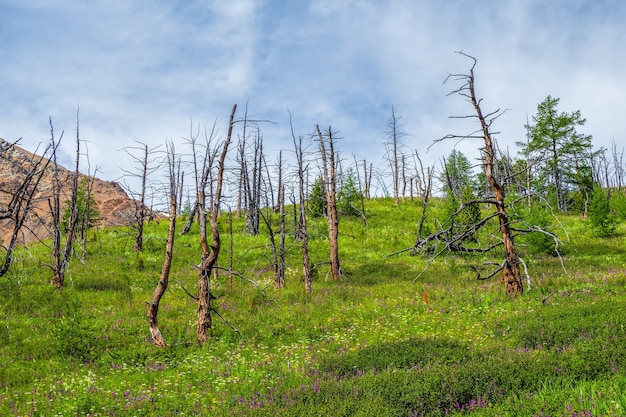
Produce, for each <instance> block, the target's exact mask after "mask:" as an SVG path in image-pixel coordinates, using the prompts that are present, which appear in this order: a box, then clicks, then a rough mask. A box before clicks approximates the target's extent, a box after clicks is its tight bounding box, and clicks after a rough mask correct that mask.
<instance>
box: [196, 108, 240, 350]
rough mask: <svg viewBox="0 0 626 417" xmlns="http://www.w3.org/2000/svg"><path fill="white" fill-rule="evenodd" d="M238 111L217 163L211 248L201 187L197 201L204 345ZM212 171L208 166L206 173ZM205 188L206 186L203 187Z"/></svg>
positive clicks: (198, 335)
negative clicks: (226, 170) (226, 169)
mask: <svg viewBox="0 0 626 417" xmlns="http://www.w3.org/2000/svg"><path fill="white" fill-rule="evenodd" d="M236 111H237V105H236V104H235V105H234V106H233V109H232V112H231V114H230V119H229V122H228V133H227V135H226V140H225V141H224V145H223V147H222V151H221V154H220V156H219V159H218V161H217V177H216V182H217V183H216V185H215V193H214V194H213V201H212V204H211V214H210V226H211V238H212V242H211V247H210V248H209V244H208V241H207V235H206V216H205V215H204V213H205V212H206V208H205V196H204V191H203V189H204V188H205V187H202V186H201V187H200V189H199V194H198V196H199V198H198V201H199V202H200V203H199V204H198V210H199V212H200V214H201V216H200V249H201V251H202V260H201V262H200V266H199V268H198V324H197V327H196V343H198V344H199V345H204V344H205V343H206V341H207V340H208V337H209V332H210V330H211V328H212V321H211V310H212V309H211V270H212V269H213V268H214V267H215V265H216V264H217V260H218V257H219V253H220V248H221V240H220V232H219V227H218V217H219V213H220V203H221V200H222V184H223V182H224V164H225V160H226V154H227V152H228V147H229V145H230V143H231V140H232V134H233V126H234V124H235V121H234V119H235V112H236ZM207 168H208V171H210V170H211V169H210V167H207V166H205V170H206V169H207ZM203 178H208V173H206V171H205V173H204V174H203ZM201 185H203V184H201Z"/></svg>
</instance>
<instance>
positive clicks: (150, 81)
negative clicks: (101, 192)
mask: <svg viewBox="0 0 626 417" xmlns="http://www.w3.org/2000/svg"><path fill="white" fill-rule="evenodd" d="M624 22H626V2H623V1H621V0H615V1H611V0H588V1H587V0H568V1H559V0H550V1H548V0H544V1H539V0H500V1H496V0H494V1H487V0H474V1H465V0H453V1H445V2H444V1H439V0H422V1H417V0H412V1H411V0H370V1H364V0H359V1H356V0H341V1H339V0H335V1H332V0H307V1H304V0H303V1H287V0H279V1H270V0H229V1H223V0H219V1H213V0H205V1H194V0H189V1H185V2H172V1H161V0H150V1H148V0H106V1H104V0H94V1H89V2H85V1H75V0H0V80H2V81H1V83H0V137H3V138H4V139H6V140H9V141H13V140H16V139H18V138H20V137H21V138H23V139H22V145H23V146H24V147H26V148H27V149H29V150H34V149H35V148H36V146H37V144H39V143H45V142H46V141H47V140H48V139H49V127H48V117H52V120H53V123H54V126H55V130H56V131H57V132H60V131H61V130H64V131H65V139H64V144H63V153H64V160H66V161H68V162H70V161H71V159H72V155H73V149H74V143H73V141H72V140H73V135H74V129H75V118H76V110H77V106H80V123H81V137H82V138H83V139H85V140H87V141H88V148H89V154H90V160H91V166H92V169H93V167H95V166H98V167H99V168H100V171H101V173H100V176H101V177H103V178H104V179H109V180H112V179H116V178H118V177H119V176H120V175H121V174H122V171H121V170H120V168H121V167H126V168H128V167H129V166H130V163H131V162H130V161H129V160H128V158H127V157H126V156H125V154H124V153H123V152H119V151H118V150H119V149H121V148H123V147H124V146H127V145H132V144H133V143H134V141H136V140H138V141H141V142H145V143H148V144H150V145H151V146H156V145H158V144H161V143H163V142H164V141H165V140H167V139H172V140H174V141H179V142H180V138H181V137H188V136H189V130H190V121H191V120H193V123H194V124H198V123H200V124H202V125H205V124H206V125H207V126H209V127H210V126H211V125H212V123H213V121H214V120H215V119H216V118H217V120H218V124H220V123H221V126H222V128H221V130H222V132H225V125H226V121H227V117H228V115H229V112H230V109H231V106H232V105H233V104H234V103H238V104H239V105H240V106H243V105H245V103H246V102H248V108H249V113H251V114H252V115H254V116H255V117H258V118H260V119H269V120H272V121H273V122H275V123H274V124H263V125H262V126H261V129H262V133H263V137H264V145H265V149H266V150H267V152H268V153H270V154H273V153H274V152H276V151H278V150H279V149H288V150H290V149H291V148H292V144H291V136H290V129H289V113H288V112H291V114H292V117H293V123H294V128H295V132H296V134H297V135H302V136H304V137H307V136H308V135H309V134H310V133H312V132H313V130H314V128H315V124H316V123H319V124H320V126H321V127H322V128H327V127H328V126H332V128H333V129H335V130H338V131H339V134H338V136H340V137H341V138H342V139H341V140H340V142H339V144H338V148H339V150H340V151H341V152H342V153H343V156H344V158H345V159H346V160H347V162H346V164H348V163H349V162H350V161H352V159H353V154H354V155H355V156H356V157H357V158H358V159H363V158H365V159H367V160H368V162H372V163H373V164H374V165H379V166H380V167H383V166H384V165H385V162H384V159H383V154H384V153H385V149H384V142H385V138H384V132H385V130H386V124H387V121H388V119H389V116H390V113H391V107H392V106H394V108H395V111H396V114H397V115H399V116H401V117H402V119H401V122H402V125H403V129H404V131H405V132H406V133H407V134H408V135H407V136H405V137H403V138H402V142H403V144H404V147H405V151H406V152H411V151H412V150H417V151H418V152H419V153H420V154H421V155H422V156H423V158H424V159H425V161H426V162H427V163H428V164H431V163H435V162H436V161H438V160H439V159H440V158H441V157H442V156H444V155H447V154H448V153H449V152H450V150H451V149H452V148H453V147H454V146H457V148H459V149H461V150H462V151H463V152H465V153H466V154H467V155H468V156H470V157H472V156H474V155H475V154H476V149H477V147H478V145H479V144H478V143H476V142H471V141H466V142H463V143H460V144H455V143H452V142H450V143H441V144H437V145H435V146H433V147H431V148H430V150H428V151H427V147H428V146H430V145H431V144H432V143H433V140H435V139H438V138H440V137H442V136H444V135H446V134H448V133H469V132H471V131H472V130H473V127H472V126H471V125H468V124H467V123H468V121H460V120H451V119H449V116H451V115H463V114H467V113H469V112H470V110H471V109H470V108H469V107H468V105H467V103H465V102H464V101H463V100H462V99H461V98H459V97H455V96H450V97H446V94H447V93H448V92H449V91H450V90H451V89H452V88H454V87H455V85H454V84H445V85H444V84H442V83H443V81H444V80H445V78H446V76H447V75H448V73H459V72H464V71H466V70H467V69H468V68H469V65H470V62H469V61H468V60H467V59H465V58H463V57H462V56H460V55H458V54H455V53H454V52H455V51H458V50H463V51H465V52H466V53H469V54H471V55H473V56H475V57H476V58H478V65H477V67H476V76H477V89H478V93H479V95H480V96H481V97H482V98H483V99H484V101H483V105H484V107H485V109H486V110H493V109H496V108H503V109H509V110H508V111H507V113H506V114H505V115H504V116H503V117H502V118H501V119H499V120H498V121H497V123H496V125H495V128H496V130H498V131H500V132H501V133H500V134H499V135H498V140H499V143H500V146H501V147H509V148H510V149H511V151H512V152H513V153H514V152H515V142H516V141H519V140H523V139H524V127H523V126H524V124H525V123H526V118H527V117H531V116H532V115H533V114H534V112H535V110H536V106H537V104H538V103H539V102H541V101H542V100H543V99H544V98H545V97H546V96H547V95H552V96H553V97H559V98H560V99H561V103H560V107H559V109H560V110H562V111H568V112H569V111H574V110H581V112H582V115H583V116H584V117H586V118H587V124H586V126H585V127H584V129H583V132H582V133H587V134H591V135H593V137H594V144H595V146H596V147H600V146H604V147H610V146H611V140H612V139H614V140H615V141H616V142H617V143H618V145H620V147H621V146H623V144H625V143H626V126H625V122H624V117H623V114H624V111H625V110H626V94H625V92H624V91H623V87H622V85H623V77H624V74H625V72H626V71H625V70H626V55H625V54H624V50H626V27H625V26H624ZM180 147H181V148H182V145H181V146H180ZM272 159H273V158H272ZM68 165H69V164H68Z"/></svg>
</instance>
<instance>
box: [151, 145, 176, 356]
mask: <svg viewBox="0 0 626 417" xmlns="http://www.w3.org/2000/svg"><path fill="white" fill-rule="evenodd" d="M166 153H167V156H166V158H167V166H168V179H169V196H168V197H169V199H168V200H169V211H168V215H169V226H168V229H167V241H166V244H165V257H164V259H163V265H162V267H161V275H160V277H159V282H158V284H157V286H156V288H155V289H154V292H153V293H152V298H151V299H150V303H149V304H148V326H149V327H150V336H151V338H152V343H154V345H155V346H157V347H160V348H164V347H166V346H167V343H166V342H165V339H164V338H163V335H162V334H161V331H160V330H159V326H158V320H157V318H158V313H159V303H160V302H161V298H162V297H163V294H165V291H166V290H167V286H168V283H169V277H170V270H171V267H172V259H173V255H174V238H175V236H176V216H177V215H178V207H177V201H178V198H177V197H178V196H177V192H178V189H179V188H178V183H179V181H180V162H179V161H177V160H176V152H175V150H174V145H173V144H172V143H170V144H169V145H168V147H167V152H166Z"/></svg>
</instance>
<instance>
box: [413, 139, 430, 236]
mask: <svg viewBox="0 0 626 417" xmlns="http://www.w3.org/2000/svg"><path fill="white" fill-rule="evenodd" d="M414 156H415V159H416V160H417V162H418V163H417V164H416V165H415V171H416V178H417V180H418V183H419V184H423V185H422V186H421V188H420V193H421V195H422V214H421V216H420V219H419V221H418V223H417V241H416V242H415V247H417V246H419V242H421V241H422V233H423V231H424V222H425V221H426V217H427V216H428V214H427V209H428V202H429V199H430V193H431V191H432V171H433V168H431V167H429V168H427V169H426V170H424V165H423V164H422V159H421V158H420V156H419V154H418V153H417V151H415V153H414ZM418 165H419V170H418V169H417V167H418Z"/></svg>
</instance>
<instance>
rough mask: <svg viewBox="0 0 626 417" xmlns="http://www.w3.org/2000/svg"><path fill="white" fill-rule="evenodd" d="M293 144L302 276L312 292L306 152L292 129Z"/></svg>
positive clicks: (300, 139)
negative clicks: (305, 184)
mask: <svg viewBox="0 0 626 417" xmlns="http://www.w3.org/2000/svg"><path fill="white" fill-rule="evenodd" d="M291 135H292V137H293V144H294V147H295V150H296V160H297V163H298V195H299V205H300V230H299V236H300V239H301V240H302V276H303V278H304V291H305V292H306V293H307V294H311V291H312V280H311V268H310V266H309V236H308V234H307V218H306V193H305V191H304V182H305V175H304V174H305V172H306V169H307V168H306V166H305V165H304V153H303V150H302V137H300V138H299V141H297V142H296V137H295V135H294V134H293V128H292V131H291Z"/></svg>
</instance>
